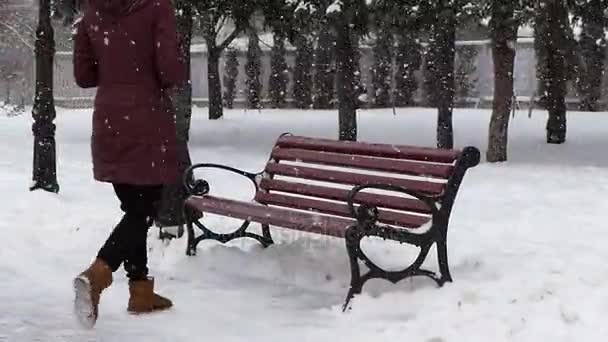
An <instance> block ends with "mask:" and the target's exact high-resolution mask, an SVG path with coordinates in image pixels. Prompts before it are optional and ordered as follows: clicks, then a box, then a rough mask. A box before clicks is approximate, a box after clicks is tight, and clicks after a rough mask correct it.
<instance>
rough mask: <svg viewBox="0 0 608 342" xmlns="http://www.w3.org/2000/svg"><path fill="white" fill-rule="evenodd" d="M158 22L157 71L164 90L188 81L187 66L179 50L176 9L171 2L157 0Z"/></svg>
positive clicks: (156, 37)
mask: <svg viewBox="0 0 608 342" xmlns="http://www.w3.org/2000/svg"><path fill="white" fill-rule="evenodd" d="M156 1H157V3H156V5H157V6H158V20H157V22H156V27H155V31H154V37H155V44H156V47H155V48H156V53H155V55H156V56H155V58H156V70H157V73H158V78H159V80H160V82H161V85H162V87H163V88H172V87H174V86H177V85H179V84H181V83H183V82H186V80H187V73H186V65H185V62H184V59H183V58H182V56H181V53H180V50H179V38H178V33H177V25H176V19H175V9H174V8H173V5H172V4H171V2H170V1H169V0H156Z"/></svg>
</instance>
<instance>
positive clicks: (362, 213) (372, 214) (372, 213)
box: [347, 184, 439, 223]
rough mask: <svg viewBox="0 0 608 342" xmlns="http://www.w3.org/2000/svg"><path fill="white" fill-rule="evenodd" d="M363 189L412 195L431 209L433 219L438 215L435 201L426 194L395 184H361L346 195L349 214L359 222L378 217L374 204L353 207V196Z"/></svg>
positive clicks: (372, 221) (373, 221)
mask: <svg viewBox="0 0 608 342" xmlns="http://www.w3.org/2000/svg"><path fill="white" fill-rule="evenodd" d="M365 189H378V190H386V191H394V192H400V193H403V194H406V195H409V196H412V197H414V198H417V199H419V200H421V201H422V202H424V203H425V204H426V205H427V206H428V207H429V209H430V210H431V214H432V218H433V219H435V218H436V217H439V209H438V208H437V205H436V203H437V201H436V200H435V199H434V198H432V197H429V196H426V195H423V194H420V193H418V192H415V191H411V190H408V189H406V188H403V187H400V186H396V185H389V184H363V185H357V186H355V187H354V188H353V189H352V190H351V191H350V192H349V194H348V197H347V204H348V210H349V211H350V213H351V215H352V216H353V217H354V218H356V219H357V221H358V222H359V223H363V222H366V223H375V222H376V221H377V217H378V208H377V207H375V206H370V205H366V204H361V205H360V206H359V208H360V209H363V210H357V209H356V208H355V197H356V196H357V194H358V193H359V192H361V191H363V190H365Z"/></svg>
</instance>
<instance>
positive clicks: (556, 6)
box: [544, 0, 568, 144]
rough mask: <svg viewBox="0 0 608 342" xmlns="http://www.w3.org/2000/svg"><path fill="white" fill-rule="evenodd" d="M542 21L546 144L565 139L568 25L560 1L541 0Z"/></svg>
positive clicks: (564, 10) (556, 142) (562, 141)
mask: <svg viewBox="0 0 608 342" xmlns="http://www.w3.org/2000/svg"><path fill="white" fill-rule="evenodd" d="M544 1H545V5H546V7H545V8H546V13H547V14H546V16H545V20H547V21H548V35H547V36H546V37H545V38H546V41H547V48H548V54H547V72H548V77H547V83H546V89H547V110H548V111H549V118H548V120H547V127H546V129H547V143H550V144H561V143H564V142H565V141H566V102H565V97H566V67H567V63H566V53H567V52H566V51H565V49H567V46H568V45H567V38H566V32H565V30H564V27H566V25H568V11H567V9H566V7H565V4H564V3H563V2H562V1H552V0H544Z"/></svg>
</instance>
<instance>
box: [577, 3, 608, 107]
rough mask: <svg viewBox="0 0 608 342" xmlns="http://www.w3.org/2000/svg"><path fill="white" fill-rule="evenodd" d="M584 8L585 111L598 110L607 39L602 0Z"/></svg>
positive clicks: (583, 82)
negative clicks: (605, 36)
mask: <svg viewBox="0 0 608 342" xmlns="http://www.w3.org/2000/svg"><path fill="white" fill-rule="evenodd" d="M581 6H584V8H582V15H581V17H582V18H581V19H582V23H583V28H582V37H581V39H580V47H581V54H582V57H583V63H582V64H583V68H582V69H583V72H582V78H581V79H580V83H581V86H580V91H581V104H580V109H581V110H584V111H596V110H598V108H597V101H598V100H599V99H600V96H601V86H602V74H603V72H604V57H605V49H606V40H605V38H604V22H603V21H604V10H605V9H606V5H605V4H604V1H602V0H589V1H587V3H585V4H584V5H581Z"/></svg>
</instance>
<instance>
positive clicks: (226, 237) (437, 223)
mask: <svg viewBox="0 0 608 342" xmlns="http://www.w3.org/2000/svg"><path fill="white" fill-rule="evenodd" d="M479 161H480V152H479V150H478V149H477V148H475V147H472V146H468V147H465V148H464V149H462V151H461V153H460V156H459V157H458V159H456V161H455V165H454V168H453V172H452V174H451V175H450V177H449V178H448V181H447V184H446V188H445V191H444V192H443V194H442V195H441V196H427V195H424V194H421V193H417V192H414V191H410V190H408V189H406V188H404V187H399V186H393V185H387V184H363V185H359V186H354V187H353V188H352V190H351V191H350V192H349V195H348V198H347V204H348V208H349V211H350V213H351V215H352V217H353V218H355V219H356V222H354V223H353V224H352V225H351V226H349V227H348V228H347V229H346V233H345V237H344V238H345V242H346V250H347V252H348V257H349V261H350V268H351V282H350V288H349V290H348V293H347V295H346V300H345V302H344V305H343V311H345V310H347V308H348V304H349V302H350V301H351V299H352V298H353V297H354V296H355V295H356V294H359V293H361V291H362V289H363V286H364V284H365V283H366V282H367V281H368V280H371V279H377V278H379V279H385V280H388V281H390V282H391V283H393V284H395V283H397V282H399V281H401V280H403V279H406V278H409V277H413V276H426V277H428V278H430V279H432V280H434V281H435V282H436V283H437V285H438V286H439V287H441V286H443V285H444V284H445V283H446V282H452V276H451V274H450V270H449V264H448V253H447V232H448V225H449V219H450V214H451V212H452V208H453V205H454V201H455V199H456V195H457V193H458V189H459V188H460V185H461V183H462V180H463V178H464V175H465V173H466V171H467V169H469V168H471V167H474V166H476V165H478V164H479ZM201 168H214V169H221V170H225V171H229V172H233V173H235V174H238V175H241V176H244V177H246V178H247V179H249V180H250V181H251V182H252V183H253V185H254V186H255V190H256V192H257V191H259V185H260V182H261V180H262V179H263V178H264V177H265V172H264V171H262V172H259V173H250V172H246V171H242V170H239V169H236V168H233V167H230V166H226V165H221V164H211V163H202V164H195V165H192V166H190V167H189V168H188V169H187V170H186V172H185V173H184V175H183V183H184V186H185V188H186V190H187V192H188V194H189V195H190V196H191V197H192V196H205V195H207V194H208V193H209V190H210V188H209V184H208V182H207V181H205V180H203V179H195V178H194V170H196V169H201ZM372 188H373V189H379V190H387V191H393V192H400V193H403V194H406V195H409V196H411V197H414V198H417V199H419V200H420V201H422V202H424V203H425V204H427V205H428V207H429V208H430V210H431V217H432V219H431V224H430V227H429V229H428V230H426V231H425V232H423V233H416V232H411V231H408V230H406V229H401V228H394V227H391V226H389V225H385V224H381V223H379V222H378V208H377V207H375V206H371V205H366V204H360V205H359V206H358V207H356V206H355V203H354V202H355V201H354V198H355V197H356V195H357V194H358V193H359V192H361V191H363V190H365V189H372ZM192 210H194V209H192V208H190V207H189V206H188V204H187V203H186V204H185V205H184V215H185V217H186V218H187V233H188V241H187V244H188V246H187V252H186V253H187V255H191V256H192V255H195V254H196V247H197V245H198V243H199V242H201V241H203V240H207V239H211V240H216V241H219V242H221V243H227V242H229V241H231V240H234V239H237V238H243V237H246V238H252V239H255V240H257V241H258V242H259V243H260V244H261V245H262V246H263V247H268V246H270V245H272V244H273V240H272V237H271V234H270V227H269V225H268V224H261V227H262V235H259V234H255V233H252V232H249V231H247V230H248V228H249V227H250V224H251V221H249V220H245V221H244V222H243V224H242V225H241V226H240V227H239V228H238V229H236V230H235V231H233V232H232V233H228V234H219V233H215V232H213V231H212V230H211V229H209V228H208V227H206V226H205V225H204V224H203V223H202V222H200V220H198V219H196V217H197V216H195V214H194V212H192ZM198 217H200V216H198ZM193 218H194V219H193ZM194 227H197V228H198V229H199V230H200V231H202V234H201V235H199V236H198V237H196V236H195V232H194ZM370 236H375V237H380V238H383V239H389V240H394V241H398V242H400V243H407V244H411V245H414V246H417V247H419V248H420V252H419V254H418V256H417V257H416V259H415V260H414V262H413V263H412V264H411V265H409V266H408V267H406V268H405V269H402V270H399V271H387V270H384V269H382V268H381V267H379V266H378V265H376V264H375V263H374V262H373V261H372V260H370V258H369V257H368V256H367V255H366V254H365V253H364V252H363V250H362V248H361V240H362V239H363V238H364V237H370ZM433 244H436V248H437V257H438V263H439V275H438V274H437V273H436V272H433V271H430V270H427V269H424V268H422V264H423V263H424V261H425V259H426V257H427V255H428V253H429V251H430V249H431V247H432V246H433ZM359 261H361V262H363V264H364V265H365V266H366V267H367V268H368V271H367V272H366V273H364V274H362V273H361V268H360V264H359Z"/></svg>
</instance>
